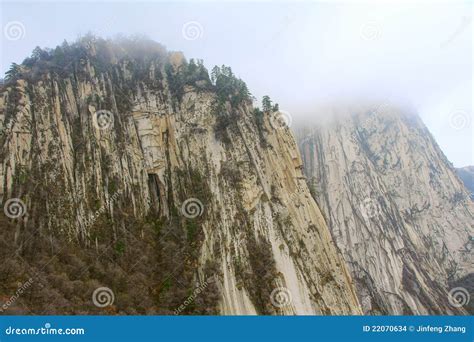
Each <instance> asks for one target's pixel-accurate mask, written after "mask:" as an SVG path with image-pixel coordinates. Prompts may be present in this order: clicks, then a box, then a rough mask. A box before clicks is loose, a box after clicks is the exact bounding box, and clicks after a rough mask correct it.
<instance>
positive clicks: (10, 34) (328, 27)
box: [0, 1, 474, 166]
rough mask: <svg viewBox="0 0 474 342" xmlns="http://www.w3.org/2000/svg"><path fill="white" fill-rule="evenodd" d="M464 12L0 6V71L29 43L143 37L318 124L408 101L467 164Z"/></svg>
mask: <svg viewBox="0 0 474 342" xmlns="http://www.w3.org/2000/svg"><path fill="white" fill-rule="evenodd" d="M472 6H473V5H472V4H470V3H469V2H453V1H451V2H449V3H448V2H437V3H433V2H405V1H404V2H390V3H389V4H387V3H385V4H378V3H376V2H367V3H362V4H361V3H358V4H355V3H350V2H344V3H342V2H336V3H329V2H275V3H270V2H197V1H194V2H181V3H176V2H173V3H167V2H143V3H136V2H133V3H132V2H131V3H123V2H122V3H114V2H102V3H100V2H85V3H82V4H80V3H72V2H71V3H64V2H61V3H55V2H45V3H33V2H26V3H16V2H3V3H2V4H1V8H2V16H1V20H2V29H3V35H2V44H1V46H2V51H1V64H0V69H1V70H0V71H1V72H2V74H3V73H4V72H5V71H6V70H8V68H9V66H10V64H11V63H13V62H15V63H20V62H21V61H22V60H23V59H24V58H25V57H27V56H29V55H30V54H31V51H32V50H33V49H34V47H36V46H40V47H55V46H56V45H58V44H61V43H62V41H63V40H65V39H66V40H68V41H74V40H75V39H77V38H78V37H79V36H81V35H84V34H86V33H88V32H92V33H94V34H96V35H98V36H101V37H104V38H107V37H113V36H115V35H116V34H119V33H122V34H136V33H138V34H145V35H146V36H148V37H150V38H151V39H153V40H155V41H157V42H159V43H161V44H163V45H164V46H166V47H167V49H168V50H172V51H173V50H174V51H183V52H184V54H185V56H186V57H187V58H188V59H190V58H199V59H203V60H204V64H205V65H206V66H207V67H208V69H209V70H210V69H211V68H212V67H213V66H214V65H222V64H225V65H229V66H231V67H232V70H233V71H234V73H235V74H237V75H238V76H239V77H240V78H242V79H243V80H244V81H245V82H246V83H247V85H248V88H249V90H250V91H251V92H252V94H253V95H254V96H255V97H256V98H257V99H261V98H262V96H263V95H269V96H270V97H271V99H272V100H273V101H275V102H278V103H279V105H280V108H281V109H282V110H285V111H287V112H288V113H290V114H291V116H292V117H293V119H294V122H302V121H303V122H304V121H306V120H307V121H310V120H313V121H314V120H318V119H319V118H321V117H323V116H325V115H328V114H327V112H325V111H324V110H322V109H321V108H324V106H327V105H330V104H337V105H341V104H344V105H347V106H348V107H349V108H350V107H351V106H352V105H357V104H359V103H366V102H371V103H386V102H389V103H395V104H396V103H403V104H404V105H405V104H409V106H410V107H411V108H414V110H415V111H416V112H418V114H419V115H420V116H421V117H422V119H423V121H424V122H425V124H426V125H427V126H428V128H429V130H430V131H431V133H432V134H433V135H434V137H435V139H436V140H437V142H438V143H439V145H440V147H441V148H442V150H443V151H444V152H445V154H446V155H447V156H448V159H449V160H450V161H452V162H453V163H454V165H455V166H465V165H474V147H473V146H474V125H473V122H474V118H473V104H472V93H473V89H472V75H473V73H472V37H473V34H472V11H473V7H472ZM12 23H13V24H16V26H15V27H12ZM12 28H15V29H17V30H16V31H13V30H12ZM18 33H19V36H17V35H15V34H18Z"/></svg>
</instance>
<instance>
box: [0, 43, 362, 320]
mask: <svg viewBox="0 0 474 342" xmlns="http://www.w3.org/2000/svg"><path fill="white" fill-rule="evenodd" d="M212 76H213V77H212V81H211V79H210V77H209V75H208V72H207V70H206V68H205V67H204V66H203V63H202V62H201V61H198V62H194V61H189V62H188V61H186V60H185V59H184V58H183V57H182V55H179V54H174V53H171V54H170V53H168V52H166V51H165V50H164V49H163V48H162V47H161V46H160V45H158V44H156V43H150V42H144V41H142V40H136V39H135V40H133V39H132V40H127V39H123V40H119V41H104V40H100V39H99V40H97V39H88V40H81V41H79V42H78V43H75V44H71V45H69V44H67V43H65V44H63V46H61V47H58V48H56V49H55V50H46V51H43V50H41V49H40V50H35V52H34V54H33V56H32V57H31V58H28V59H26V60H25V62H24V63H23V64H22V65H21V66H13V68H12V70H11V71H10V72H9V75H8V79H7V82H6V84H5V87H3V88H2V90H1V91H2V92H1V94H2V96H1V103H0V112H1V114H2V117H3V120H2V125H1V129H2V135H1V139H0V142H1V153H0V165H1V169H0V170H1V172H0V185H1V189H2V194H3V202H4V203H5V202H6V201H7V200H9V199H16V200H17V203H18V205H20V206H21V207H22V209H23V211H22V213H23V214H22V215H19V214H18V213H17V214H15V215H13V214H12V215H10V216H9V217H10V218H11V220H7V221H5V220H2V221H0V224H2V234H4V236H3V237H4V238H5V241H9V242H10V243H9V244H8V245H7V246H6V249H5V251H4V253H5V255H6V257H5V260H6V261H5V263H4V265H3V266H2V267H3V269H2V272H0V273H2V274H5V281H4V282H2V285H1V286H2V287H1V288H0V294H2V295H3V294H5V296H6V295H8V293H10V292H11V291H13V290H14V289H15V286H16V285H15V284H16V283H17V282H18V281H22V280H23V278H27V277H32V278H33V281H34V282H36V283H37V284H41V286H33V287H32V288H31V291H32V295H31V296H28V297H22V298H21V299H19V302H18V303H17V305H18V306H17V307H15V308H13V309H12V310H19V312H22V311H21V310H22V309H21V308H28V310H30V312H32V313H52V314H59V313H94V312H95V313H97V312H101V309H100V308H97V307H95V306H94V305H92V303H90V298H91V294H92V293H93V292H94V289H96V288H98V287H101V286H106V287H108V288H110V289H111V290H112V291H113V292H114V294H115V304H114V305H113V306H111V307H110V308H108V310H109V311H108V313H139V314H143V313H165V314H170V313H175V314H209V313H221V314H288V315H291V314H358V313H360V312H361V311H360V307H359V303H358V300H357V298H356V296H355V293H354V289H353V287H352V281H351V277H350V275H349V273H348V272H347V270H346V267H345V265H344V262H343V261H342V258H341V256H340V254H339V252H338V251H337V249H336V247H335V245H334V243H333V241H332V238H331V235H330V233H329V230H328V228H327V226H326V224H325V221H324V219H323V216H322V215H321V212H320V210H319V208H318V206H317V205H316V203H315V201H314V199H313V198H312V197H311V195H310V193H309V190H308V187H307V185H306V182H305V181H304V177H303V174H302V167H301V166H302V161H301V158H300V155H299V152H298V150H297V145H296V143H295V140H294V138H293V136H292V134H291V132H290V131H289V130H288V128H286V127H279V128H278V129H276V128H275V127H273V126H272V125H271V124H270V120H271V118H272V117H271V116H272V115H278V114H277V113H273V114H271V113H262V112H260V111H255V109H254V108H253V107H252V104H251V103H252V101H251V96H250V94H249V92H248V90H247V87H246V85H245V83H244V82H243V81H242V80H239V79H238V78H236V77H235V76H234V75H233V73H232V71H231V69H230V68H227V67H222V68H217V69H213V75H212ZM257 112H258V116H256V114H255V113H257ZM0 240H3V239H0ZM15 251H16V253H15ZM13 269H15V270H16V271H15V272H13V271H12V270H13ZM196 289H199V291H198V292H196ZM190 293H191V294H192V295H193V297H192V300H191V301H190V300H189V298H190ZM184 303H186V305H184Z"/></svg>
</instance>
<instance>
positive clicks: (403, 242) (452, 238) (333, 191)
mask: <svg viewBox="0 0 474 342" xmlns="http://www.w3.org/2000/svg"><path fill="white" fill-rule="evenodd" d="M354 108H356V109H354ZM334 111H335V110H334V109H333V111H329V112H325V113H324V114H325V115H326V116H330V117H332V118H333V120H331V121H330V122H327V123H325V124H321V125H318V124H315V125H314V127H312V128H311V129H306V130H301V131H300V132H299V136H298V141H299V146H300V150H301V153H302V157H303V161H304V170H305V174H306V176H307V177H308V179H309V181H310V183H311V187H312V188H313V191H312V193H313V194H314V196H315V198H316V200H317V203H318V204H319V206H320V207H321V208H322V211H323V213H324V214H325V216H326V218H327V222H328V225H329V228H330V230H331V233H332V236H333V238H334V240H335V242H336V244H337V246H338V247H339V248H340V249H341V251H342V252H343V255H344V258H345V260H346V262H347V264H348V266H349V268H350V270H351V274H352V277H353V279H354V281H355V283H356V288H357V290H356V292H357V294H358V297H359V300H360V301H361V303H362V306H363V310H364V312H365V313H370V314H446V313H457V312H462V311H463V310H462V309H460V308H458V307H456V306H453V305H451V304H450V303H449V295H448V292H449V290H450V289H451V287H452V283H453V282H454V281H455V280H456V279H462V278H464V277H466V276H468V275H469V274H472V272H473V269H474V265H473V260H474V258H473V253H474V252H473V243H472V242H473V236H474V204H473V202H472V201H471V200H470V199H469V196H468V192H467V191H466V189H465V187H464V186H463V184H462V182H461V181H460V180H459V178H458V177H457V176H456V174H455V171H454V169H453V167H452V166H451V164H450V163H449V161H448V160H447V159H446V157H445V156H444V154H443V153H442V152H441V150H440V149H439V147H438V146H437V144H436V142H435V141H434V139H433V138H432V136H431V134H430V133H429V132H428V130H427V129H426V127H425V126H424V124H423V123H422V121H421V120H420V118H419V117H418V116H416V115H415V114H412V113H407V112H406V111H405V110H401V109H400V108H398V107H395V106H384V108H383V110H381V109H380V108H378V107H375V108H370V107H369V108H366V107H352V108H350V110H347V109H346V110H343V111H342V112H341V111H336V112H334ZM344 112H347V113H344ZM348 113H349V114H348ZM320 114H322V113H320ZM306 126H308V124H307V123H306Z"/></svg>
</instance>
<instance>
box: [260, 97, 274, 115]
mask: <svg viewBox="0 0 474 342" xmlns="http://www.w3.org/2000/svg"><path fill="white" fill-rule="evenodd" d="M262 109H263V112H264V113H269V112H271V110H272V100H270V96H268V95H265V96H264V97H263V98H262Z"/></svg>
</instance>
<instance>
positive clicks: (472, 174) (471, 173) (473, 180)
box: [456, 166, 474, 200]
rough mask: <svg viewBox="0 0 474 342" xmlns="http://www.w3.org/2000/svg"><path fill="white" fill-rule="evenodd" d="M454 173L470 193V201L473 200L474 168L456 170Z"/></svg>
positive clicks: (467, 167)
mask: <svg viewBox="0 0 474 342" xmlns="http://www.w3.org/2000/svg"><path fill="white" fill-rule="evenodd" d="M456 172H457V174H458V176H459V178H461V180H462V181H463V183H464V185H465V186H466V188H467V189H468V190H469V191H470V192H471V199H473V200H474V166H466V167H462V168H458V169H456Z"/></svg>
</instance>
